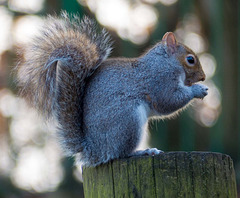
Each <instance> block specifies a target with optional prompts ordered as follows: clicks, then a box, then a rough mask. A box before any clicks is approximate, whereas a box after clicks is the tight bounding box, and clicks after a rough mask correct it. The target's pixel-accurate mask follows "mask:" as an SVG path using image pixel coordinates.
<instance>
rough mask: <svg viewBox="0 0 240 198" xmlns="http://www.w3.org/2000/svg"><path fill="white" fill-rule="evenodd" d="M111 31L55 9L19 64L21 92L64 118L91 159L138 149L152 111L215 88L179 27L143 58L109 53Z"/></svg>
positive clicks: (172, 108)
mask: <svg viewBox="0 0 240 198" xmlns="http://www.w3.org/2000/svg"><path fill="white" fill-rule="evenodd" d="M111 45H112V43H111V41H110V37H109V35H108V33H107V32H106V31H105V30H104V29H103V30H101V29H99V28H97V27H96V24H95V22H94V21H92V20H90V19H89V18H87V17H85V18H83V19H82V20H80V19H79V18H78V17H76V16H75V17H73V18H72V19H70V17H69V15H68V14H66V13H65V12H62V16H61V17H56V16H48V17H47V18H46V23H45V25H44V27H43V29H42V31H41V32H40V34H39V35H38V36H36V37H35V38H34V39H33V41H32V43H29V45H28V46H27V47H26V49H25V50H26V51H25V53H24V58H23V59H22V60H20V62H19V64H18V84H19V87H20V94H21V96H23V97H24V98H26V100H27V101H28V102H29V103H30V104H31V105H32V106H34V107H35V108H36V109H37V110H39V111H40V112H41V113H42V114H43V115H45V117H46V118H49V117H53V118H54V119H55V120H56V121H57V126H56V128H57V131H58V134H59V137H60V140H61V143H62V145H63V147H64V149H65V151H66V152H67V154H69V155H73V156H77V160H80V161H81V162H82V163H83V164H84V165H86V166H96V165H99V164H101V163H106V162H108V161H109V160H112V159H115V158H123V157H127V156H131V155H142V154H149V155H154V154H159V153H160V152H161V151H160V150H157V149H155V148H152V149H151V148H150V149H147V150H144V151H135V149H136V147H137V146H138V144H139V143H140V141H141V138H142V134H143V130H144V129H145V126H146V125H147V122H148V119H149V118H152V117H155V116H156V117H160V118H165V117H168V116H172V115H174V114H176V113H177V112H179V111H180V110H182V109H183V108H185V107H186V106H187V105H188V104H189V103H190V101H191V100H192V99H194V98H200V99H202V98H204V97H205V96H206V95H207V90H208V88H207V87H206V86H204V85H201V84H195V83H196V82H198V81H204V80H205V74H204V72H203V70H202V67H201V64H200V62H199V59H198V57H197V56H196V55H195V53H194V52H193V51H192V50H191V49H189V48H188V47H186V46H185V45H183V44H181V43H179V42H177V40H176V38H175V35H174V34H173V33H172V32H167V33H166V34H165V35H164V36H163V38H162V41H161V42H159V43H157V44H156V45H155V46H153V47H152V48H151V49H149V50H148V51H146V52H145V53H144V54H143V55H141V56H140V57H138V58H108V56H109V54H110V52H111V49H112V47H111Z"/></svg>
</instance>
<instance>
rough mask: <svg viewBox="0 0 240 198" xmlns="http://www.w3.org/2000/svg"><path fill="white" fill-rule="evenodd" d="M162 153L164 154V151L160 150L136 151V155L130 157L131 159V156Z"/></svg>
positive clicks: (132, 154)
mask: <svg viewBox="0 0 240 198" xmlns="http://www.w3.org/2000/svg"><path fill="white" fill-rule="evenodd" d="M161 153H164V151H162V150H158V149H157V148H148V149H146V150H139V151H135V152H134V153H131V154H130V155H129V157H131V156H142V155H151V156H154V155H159V154H161Z"/></svg>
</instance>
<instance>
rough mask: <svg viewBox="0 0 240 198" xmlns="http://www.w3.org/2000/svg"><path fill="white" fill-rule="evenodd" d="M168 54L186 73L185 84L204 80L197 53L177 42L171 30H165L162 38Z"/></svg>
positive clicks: (188, 84) (189, 84)
mask: <svg viewBox="0 0 240 198" xmlns="http://www.w3.org/2000/svg"><path fill="white" fill-rule="evenodd" d="M162 44H163V45H165V48H166V49H167V53H168V55H169V56H175V57H176V58H177V59H178V61H179V62H180V64H181V65H182V66H183V69H184V71H185V74H186V79H185V85H187V86H191V85H192V84H193V83H196V82H198V81H204V80H205V77H206V76H205V73H204V71H203V69H202V66H201V63H200V61H199V59H198V57H197V55H196V54H195V53H194V52H193V51H192V50H191V49H190V48H188V47H187V46H185V45H184V44H181V43H179V42H177V40H176V37H175V35H174V34H173V33H172V32H167V33H166V34H165V35H164V36H163V38H162Z"/></svg>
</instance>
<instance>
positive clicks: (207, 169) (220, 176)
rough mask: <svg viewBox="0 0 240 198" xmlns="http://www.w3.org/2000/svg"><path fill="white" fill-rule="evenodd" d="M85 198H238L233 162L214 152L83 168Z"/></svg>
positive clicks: (118, 161)
mask: <svg viewBox="0 0 240 198" xmlns="http://www.w3.org/2000/svg"><path fill="white" fill-rule="evenodd" d="M83 180H84V182H83V186H84V194H85V198H105V197H106V198H112V197H114V198H117V197H124V198H128V197H134V198H138V197H142V198H143V197H146V198H152V197H153V198H155V197H161V198H175V197H179V198H180V197H189V198H194V197H196V198H199V197H203V198H206V197H211V198H214V197H220V198H221V197H222V198H236V197H237V191H236V179H235V172H234V168H233V162H232V160H231V158H230V157H229V156H228V155H224V154H220V153H211V152H167V153H164V154H160V155H158V156H154V157H151V156H141V157H131V158H126V159H118V160H114V161H112V162H109V163H107V164H104V165H101V166H98V167H96V168H83Z"/></svg>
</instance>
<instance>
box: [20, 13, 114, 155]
mask: <svg viewBox="0 0 240 198" xmlns="http://www.w3.org/2000/svg"><path fill="white" fill-rule="evenodd" d="M25 50H26V51H25V53H24V58H23V59H22V60H20V62H19V64H18V84H19V86H20V95H21V96H22V97H24V98H26V99H27V101H28V102H29V103H30V104H31V105H32V106H34V107H35V108H36V109H37V110H39V111H40V112H41V113H43V114H44V115H45V116H46V117H52V116H53V117H54V118H56V120H57V122H58V130H59V131H60V135H61V136H60V137H61V139H62V142H63V145H64V146H65V148H66V150H67V151H68V153H69V154H71V155H73V154H76V153H78V152H80V151H81V150H82V141H84V134H83V132H82V97H83V92H84V88H85V81H86V78H87V77H89V76H90V75H91V74H92V73H93V72H94V71H95V70H96V69H97V68H98V66H99V65H100V64H101V63H102V61H104V60H105V59H106V58H107V57H108V55H109V53H110V51H111V43H110V38H109V36H108V34H107V33H106V31H105V30H99V29H97V28H96V24H95V22H93V21H92V20H90V19H89V18H87V17H85V18H84V19H82V20H80V19H79V18H78V17H76V16H73V18H72V19H70V17H69V15H68V14H66V13H65V12H62V16H61V17H59V18H58V17H52V16H48V17H47V18H46V23H45V25H44V27H43V28H42V31H41V32H40V34H39V35H38V36H36V38H34V39H33V42H32V43H30V44H29V45H28V47H27V49H25Z"/></svg>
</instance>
